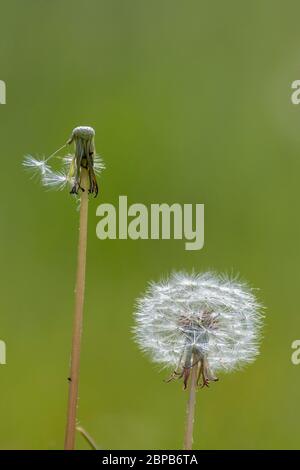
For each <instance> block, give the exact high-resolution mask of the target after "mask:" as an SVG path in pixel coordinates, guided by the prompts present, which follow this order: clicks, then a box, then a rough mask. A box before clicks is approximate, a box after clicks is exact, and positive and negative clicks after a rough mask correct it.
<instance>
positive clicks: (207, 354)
mask: <svg viewBox="0 0 300 470" xmlns="http://www.w3.org/2000/svg"><path fill="white" fill-rule="evenodd" d="M261 310H262V306H261V304H260V303H259V302H258V301H257V299H256V297H255V295H254V294H253V289H250V288H249V287H248V286H247V284H245V283H243V282H240V281H237V280H234V279H231V278H229V277H226V276H221V275H216V274H214V273H211V272H208V273H203V274H195V273H193V274H188V273H185V272H179V273H173V274H172V275H171V276H170V278H169V279H167V280H166V281H162V282H158V283H150V285H149V287H148V289H147V291H146V294H145V295H144V296H143V297H141V298H139V299H138V301H137V305H136V311H135V321H136V326H135V327H134V334H135V339H136V342H137V343H138V345H139V346H140V348H141V349H142V350H143V351H145V352H146V353H149V354H150V357H151V358H152V360H153V361H154V362H157V363H161V364H163V365H164V366H166V367H173V368H174V369H175V370H174V372H173V374H172V375H171V377H170V379H169V380H172V379H175V378H183V382H184V387H185V388H186V386H187V383H188V379H189V376H190V372H191V369H192V368H193V367H197V378H198V380H197V383H198V384H199V383H200V382H201V385H202V386H208V384H209V382H210V381H216V380H217V377H216V373H217V372H222V371H231V370H233V369H238V368H241V367H242V366H243V365H245V364H247V363H250V362H252V361H254V359H255V358H256V356H257V355H258V353H259V338H260V331H261V327H262V319H263V315H262V313H261Z"/></svg>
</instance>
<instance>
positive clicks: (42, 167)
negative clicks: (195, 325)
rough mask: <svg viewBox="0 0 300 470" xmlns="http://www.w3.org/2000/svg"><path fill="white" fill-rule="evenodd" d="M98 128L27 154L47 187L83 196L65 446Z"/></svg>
mask: <svg viewBox="0 0 300 470" xmlns="http://www.w3.org/2000/svg"><path fill="white" fill-rule="evenodd" d="M94 137H95V131H94V129H93V128H92V127H88V126H79V127H76V128H75V129H74V130H73V132H72V134H71V137H70V139H69V140H68V141H67V143H66V144H65V145H64V146H62V147H61V148H59V149H58V150H56V151H55V152H54V153H53V154H52V155H50V156H49V157H48V158H43V159H38V158H35V157H33V156H31V155H27V156H26V157H25V158H24V161H23V165H24V167H25V168H26V169H29V170H32V171H33V172H34V174H39V176H40V179H41V183H42V184H43V185H44V186H45V187H47V188H55V189H59V190H63V189H64V188H66V187H69V189H70V193H71V194H74V195H76V196H78V197H80V220H79V241H78V255H77V275H76V288H75V312H74V322H73V335H72V350H71V365H70V375H69V400H68V413H67V424H66V433H65V449H67V450H71V449H74V445H75V432H76V414H77V402H78V385H79V363H80V348H81V331H82V319H83V306H84V293H85V271H86V249H87V226H88V202H89V198H88V194H89V193H90V194H93V195H94V196H95V197H96V196H97V194H98V183H97V180H96V174H100V173H101V171H102V170H103V169H104V164H103V161H102V159H101V157H99V156H98V155H97V154H96V151H95V142H94ZM72 143H74V146H75V152H74V154H68V155H67V156H65V157H63V158H61V157H59V159H60V162H61V169H60V170H58V171H57V170H54V169H53V168H52V167H51V166H50V164H49V161H50V160H51V159H53V158H54V156H55V155H56V154H57V153H58V152H60V151H61V150H62V149H63V148H64V147H66V146H67V145H70V144H72Z"/></svg>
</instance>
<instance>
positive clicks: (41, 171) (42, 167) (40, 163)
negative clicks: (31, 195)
mask: <svg viewBox="0 0 300 470" xmlns="http://www.w3.org/2000/svg"><path fill="white" fill-rule="evenodd" d="M23 166H24V167H25V168H26V169H28V170H33V172H34V174H38V175H40V176H44V175H45V173H46V172H47V171H49V170H50V167H49V165H48V164H47V160H45V159H42V160H39V159H37V158H35V157H33V156H32V155H26V156H25V158H24V161H23Z"/></svg>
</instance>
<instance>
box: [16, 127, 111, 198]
mask: <svg viewBox="0 0 300 470" xmlns="http://www.w3.org/2000/svg"><path fill="white" fill-rule="evenodd" d="M94 136H95V131H94V129H93V128H92V127H88V126H79V127H76V128H75V129H74V130H73V131H72V134H71V137H70V139H69V140H68V141H67V143H66V144H65V145H63V146H62V147H61V148H59V149H58V150H56V151H55V152H54V153H53V154H51V155H50V156H49V157H48V158H41V159H39V158H36V157H34V156H32V155H26V156H25V157H24V160H23V166H24V167H25V168H26V169H28V170H31V171H33V172H34V174H37V175H39V176H40V179H41V182H42V184H43V186H45V187H47V188H50V189H58V190H62V189H64V188H65V187H69V188H70V192H71V193H72V194H78V191H79V189H80V190H83V188H82V187H81V185H80V178H81V168H86V169H87V171H88V174H89V181H90V188H89V192H90V193H92V194H94V195H95V196H97V194H98V184H97V181H96V177H95V175H100V173H101V172H102V170H104V169H105V165H104V163H103V160H102V158H101V157H100V156H99V155H97V154H96V152H95V144H94ZM72 142H74V143H75V153H74V154H68V155H66V156H65V157H57V158H58V159H59V160H60V161H61V163H62V167H61V169H60V170H58V171H56V170H53V168H52V167H51V166H50V165H49V163H48V162H49V160H50V159H52V158H53V157H54V156H55V155H56V154H57V153H58V152H60V151H61V150H62V149H63V148H65V147H66V146H67V145H69V144H71V143H72Z"/></svg>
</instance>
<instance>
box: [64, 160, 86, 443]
mask: <svg viewBox="0 0 300 470" xmlns="http://www.w3.org/2000/svg"><path fill="white" fill-rule="evenodd" d="M88 184H89V183H88V172H87V170H86V169H85V168H81V186H82V188H83V189H84V191H82V192H81V200H80V221H79V241H78V258H77V276H76V287H75V311H74V322H73V336H72V351H71V364H70V376H69V401H68V414H67V425H66V434H65V450H74V446H75V434H76V414H77V402H78V385H79V368H80V347H81V333H82V321H83V307H84V291H85V270H86V249H87V225H88Z"/></svg>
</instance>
